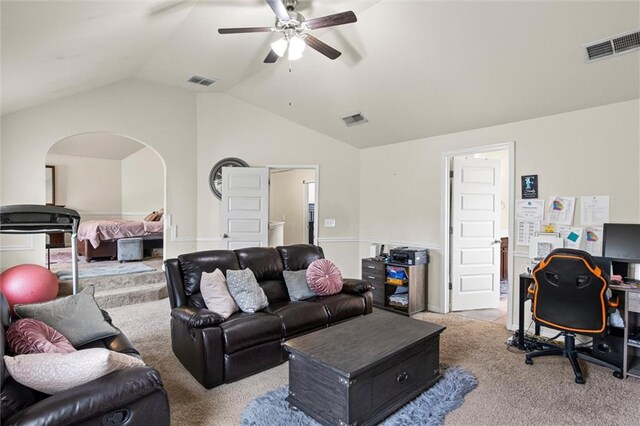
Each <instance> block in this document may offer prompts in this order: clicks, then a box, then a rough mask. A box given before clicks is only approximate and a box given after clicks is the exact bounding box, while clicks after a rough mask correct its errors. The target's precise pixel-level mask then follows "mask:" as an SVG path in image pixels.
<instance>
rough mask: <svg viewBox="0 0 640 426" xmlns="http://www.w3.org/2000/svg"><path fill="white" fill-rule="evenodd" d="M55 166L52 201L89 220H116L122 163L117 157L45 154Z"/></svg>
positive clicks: (120, 191)
mask: <svg viewBox="0 0 640 426" xmlns="http://www.w3.org/2000/svg"><path fill="white" fill-rule="evenodd" d="M46 163H47V165H52V166H56V204H58V205H63V206H65V207H67V208H70V209H74V210H77V211H78V212H79V213H80V215H81V216H82V217H87V216H91V219H120V217H121V215H122V167H121V165H122V163H121V162H120V160H109V159H104V158H89V157H76V156H71V155H59V154H47V159H46Z"/></svg>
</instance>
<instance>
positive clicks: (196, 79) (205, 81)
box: [187, 75, 218, 87]
mask: <svg viewBox="0 0 640 426" xmlns="http://www.w3.org/2000/svg"><path fill="white" fill-rule="evenodd" d="M187 81H188V82H189V83H195V84H199V85H200V86H205V87H209V86H211V85H212V84H213V83H216V82H217V81H218V80H216V79H215V78H207V77H202V76H199V75H193V76H191V78H189V80H187Z"/></svg>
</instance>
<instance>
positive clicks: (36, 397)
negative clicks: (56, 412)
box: [0, 361, 49, 424]
mask: <svg viewBox="0 0 640 426" xmlns="http://www.w3.org/2000/svg"><path fill="white" fill-rule="evenodd" d="M0 362H1V361H0ZM48 396H49V395H46V394H43V393H42V392H38V391H35V390H33V389H31V388H28V387H26V386H25V385H21V384H20V383H18V382H16V381H15V380H14V379H12V378H11V377H9V378H8V379H7V380H6V381H5V382H4V383H3V384H2V391H1V393H0V402H1V405H0V424H4V422H5V421H6V420H7V419H8V418H9V417H11V416H13V415H14V414H16V413H17V412H19V411H22V410H24V409H25V408H27V407H30V406H32V405H33V404H35V403H36V402H38V401H40V400H42V399H44V398H46V397H48Z"/></svg>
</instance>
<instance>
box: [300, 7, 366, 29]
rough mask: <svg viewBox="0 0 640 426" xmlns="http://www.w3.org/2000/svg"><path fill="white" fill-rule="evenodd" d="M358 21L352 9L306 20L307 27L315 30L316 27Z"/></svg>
mask: <svg viewBox="0 0 640 426" xmlns="http://www.w3.org/2000/svg"><path fill="white" fill-rule="evenodd" d="M356 21H358V18H356V14H355V13H353V12H352V11H348V12H342V13H336V14H334V15H327V16H323V17H321V18H314V19H307V20H306V21H304V23H305V24H306V26H307V28H309V29H310V30H315V29H316V28H325V27H335V26H336V25H344V24H351V23H352V22H356Z"/></svg>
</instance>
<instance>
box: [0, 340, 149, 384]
mask: <svg viewBox="0 0 640 426" xmlns="http://www.w3.org/2000/svg"><path fill="white" fill-rule="evenodd" d="M4 362H5V365H6V366H7V370H9V373H11V377H13V378H14V379H15V380H16V381H17V382H19V383H21V384H23V385H25V386H27V387H30V388H31V389H35V390H37V391H38V392H43V393H48V394H55V393H58V392H62V391H65V390H67V389H71V388H74V387H76V386H79V385H82V384H84V383H87V382H90V381H92V380H95V379H97V378H99V377H102V376H104V375H107V374H109V373H111V372H112V371H117V370H122V369H124V368H129V367H135V366H140V365H145V364H144V362H143V361H142V360H140V359H138V358H135V357H132V356H129V355H124V354H120V353H118V352H114V351H110V350H107V349H84V350H82V351H76V352H71V353H66V354H52V353H49V354H28V355H17V356H15V357H10V356H6V355H5V356H4Z"/></svg>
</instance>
